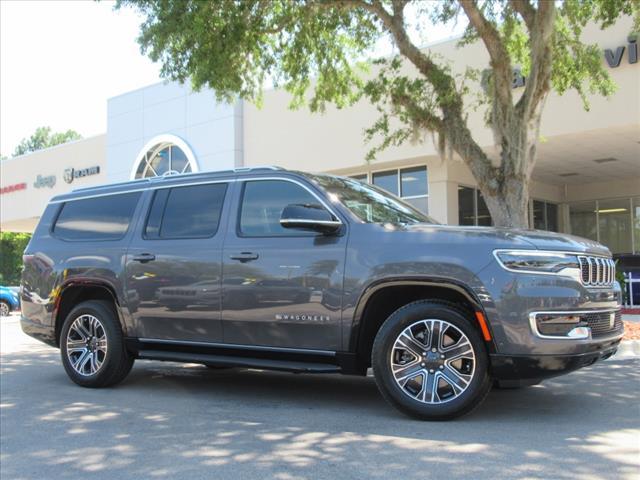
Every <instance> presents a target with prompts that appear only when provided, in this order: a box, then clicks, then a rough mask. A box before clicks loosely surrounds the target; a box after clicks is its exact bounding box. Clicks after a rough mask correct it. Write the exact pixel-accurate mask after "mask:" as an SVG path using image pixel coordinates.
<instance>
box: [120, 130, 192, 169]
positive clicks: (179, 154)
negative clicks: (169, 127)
mask: <svg viewBox="0 0 640 480" xmlns="http://www.w3.org/2000/svg"><path fill="white" fill-rule="evenodd" d="M197 171H198V166H197V164H196V161H195V157H194V155H193V152H191V149H190V148H189V146H188V145H187V144H186V143H185V142H184V141H183V140H182V139H180V138H178V137H176V136H174V135H160V136H158V137H155V138H154V139H152V140H151V141H150V142H148V143H147V144H146V145H145V146H144V148H143V149H142V150H141V151H140V154H139V155H138V158H137V160H136V163H135V164H134V167H133V169H132V171H131V179H132V180H133V179H137V178H148V177H159V176H162V175H172V174H179V173H190V172H197Z"/></svg>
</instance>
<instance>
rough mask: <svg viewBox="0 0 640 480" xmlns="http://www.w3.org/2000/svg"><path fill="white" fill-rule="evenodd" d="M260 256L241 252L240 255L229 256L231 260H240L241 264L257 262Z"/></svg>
mask: <svg viewBox="0 0 640 480" xmlns="http://www.w3.org/2000/svg"><path fill="white" fill-rule="evenodd" d="M258 257H259V255H258V254H257V253H253V252H240V253H232V254H231V255H229V258H231V260H239V261H241V262H250V261H251V260H257V259H258Z"/></svg>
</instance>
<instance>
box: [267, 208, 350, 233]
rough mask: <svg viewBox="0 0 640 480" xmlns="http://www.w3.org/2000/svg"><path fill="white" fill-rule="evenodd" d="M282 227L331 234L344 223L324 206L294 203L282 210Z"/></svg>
mask: <svg viewBox="0 0 640 480" xmlns="http://www.w3.org/2000/svg"><path fill="white" fill-rule="evenodd" d="M280 225H282V227H283V228H297V229H301V230H312V231H314V232H320V233H324V234H331V233H335V232H337V231H338V229H339V228H340V227H341V226H342V222H341V221H340V220H337V219H335V218H334V217H333V215H331V213H329V211H328V210H327V209H325V208H324V207H323V206H322V205H316V204H306V205H302V204H297V203H292V204H290V205H287V206H286V207H284V209H283V210H282V215H281V216H280Z"/></svg>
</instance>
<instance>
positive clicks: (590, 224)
mask: <svg viewBox="0 0 640 480" xmlns="http://www.w3.org/2000/svg"><path fill="white" fill-rule="evenodd" d="M569 224H570V226H571V232H570V233H571V234H573V235H577V236H579V237H585V238H590V239H592V240H597V239H598V233H597V230H598V225H597V224H596V202H580V203H572V204H569Z"/></svg>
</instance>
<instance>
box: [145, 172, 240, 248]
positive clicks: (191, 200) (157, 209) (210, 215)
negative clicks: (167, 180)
mask: <svg viewBox="0 0 640 480" xmlns="http://www.w3.org/2000/svg"><path fill="white" fill-rule="evenodd" d="M226 191H227V185H226V184H224V183H212V184H207V185H194V186H191V187H176V188H167V189H162V190H157V191H156V192H155V195H154V196H153V203H152V205H151V210H149V218H148V220H147V225H146V227H145V232H144V235H145V238H148V239H165V238H208V237H212V236H214V235H215V234H216V232H217V231H218V224H219V223H220V214H221V213H222V205H223V203H224V196H225V193H226Z"/></svg>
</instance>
